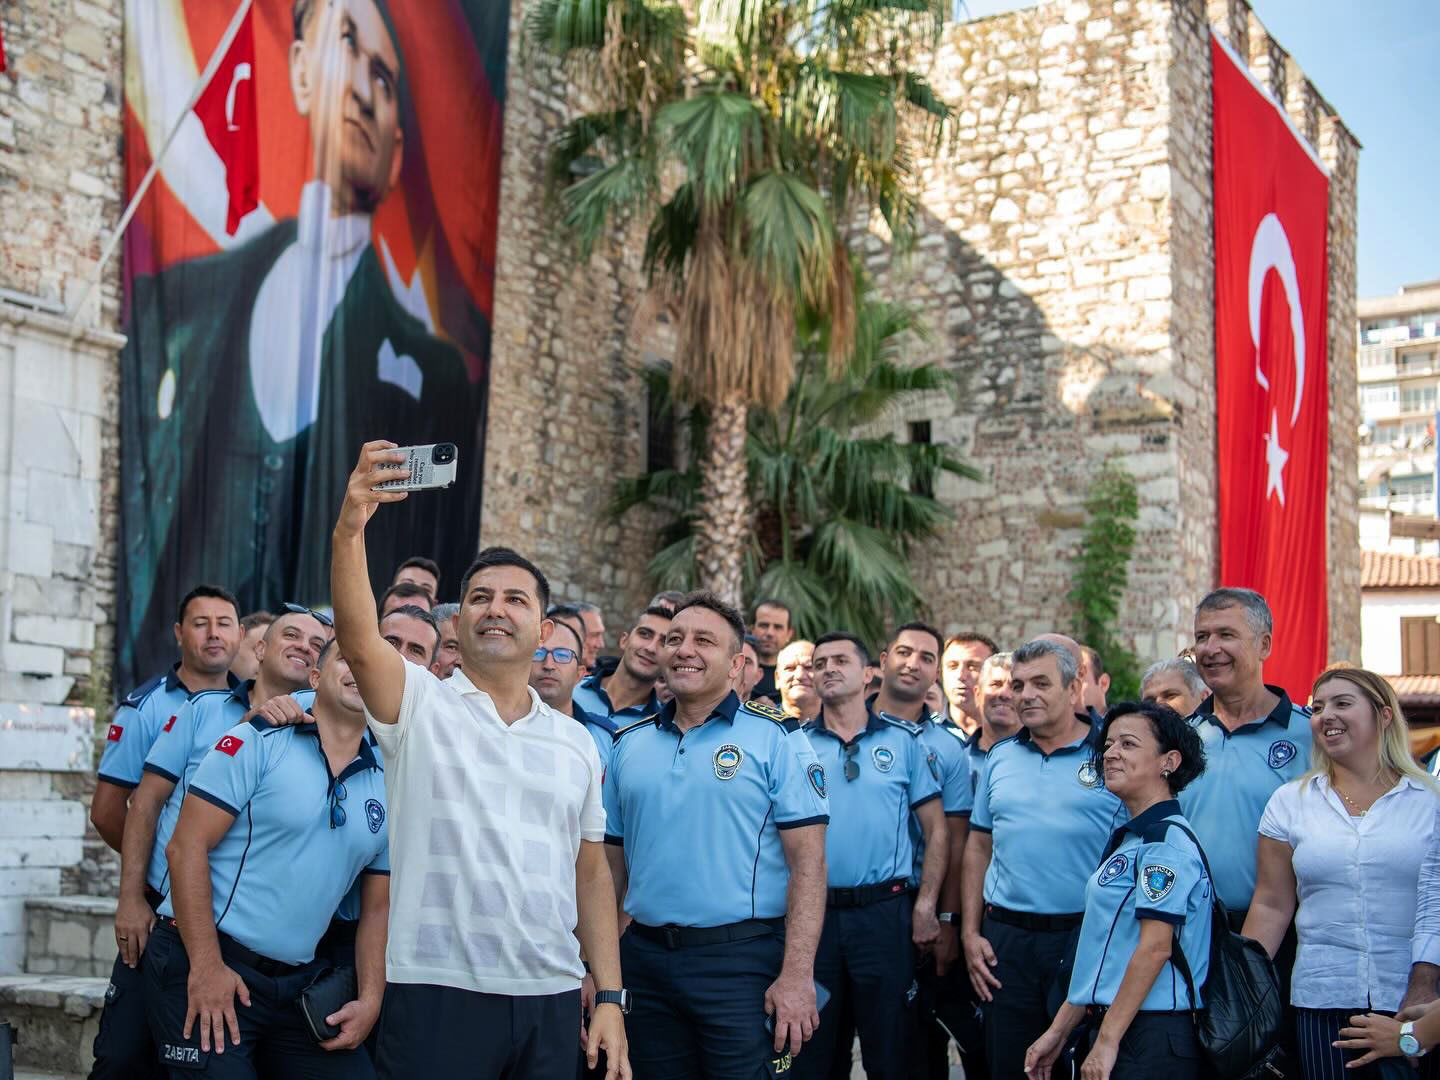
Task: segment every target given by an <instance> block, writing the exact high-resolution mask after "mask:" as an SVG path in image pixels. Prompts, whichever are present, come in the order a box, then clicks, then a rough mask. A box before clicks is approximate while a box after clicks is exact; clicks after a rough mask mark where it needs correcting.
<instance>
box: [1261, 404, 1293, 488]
mask: <svg viewBox="0 0 1440 1080" xmlns="http://www.w3.org/2000/svg"><path fill="white" fill-rule="evenodd" d="M1289 460H1290V455H1289V454H1288V453H1287V452H1286V451H1285V450H1284V448H1283V447H1281V445H1280V418H1279V417H1278V416H1277V415H1276V413H1275V410H1274V409H1271V410H1270V434H1269V435H1266V436H1265V465H1266V467H1267V468H1268V469H1269V470H1270V471H1269V475H1268V476H1267V477H1266V480H1265V498H1267V499H1268V498H1270V495H1271V493H1272V492H1273V493H1275V494H1277V495H1279V496H1280V505H1281V506H1284V505H1285V463H1286V462H1287V461H1289Z"/></svg>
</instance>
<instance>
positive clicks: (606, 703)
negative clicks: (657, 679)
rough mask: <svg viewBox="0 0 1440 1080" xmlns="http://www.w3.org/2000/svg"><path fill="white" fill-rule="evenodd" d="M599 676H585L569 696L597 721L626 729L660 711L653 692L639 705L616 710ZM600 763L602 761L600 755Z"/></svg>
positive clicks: (596, 674)
mask: <svg viewBox="0 0 1440 1080" xmlns="http://www.w3.org/2000/svg"><path fill="white" fill-rule="evenodd" d="M600 679H601V675H600V674H599V672H596V673H595V674H594V675H587V676H585V678H583V679H581V680H580V683H579V685H578V686H576V687H575V692H574V693H573V694H571V695H570V700H571V701H572V702H574V703H575V704H576V705H578V706H580V708H582V709H584V710H585V711H586V712H587V713H589V714H590V715H591V716H592V717H594V718H596V719H599V720H608V721H610V723H611V724H613V725H614V726H615V728H616V729H619V728H623V727H627V726H629V725H630V724H633V723H635V722H636V721H639V720H644V719H646V718H647V717H650V716H654V715H655V714H656V713H657V712H659V711H660V699H659V698H658V697H656V696H655V691H654V690H651V691H650V696H649V697H648V698H647V699H645V700H644V701H642V702H641V703H640V704H639V705H631V706H630V707H629V708H628V709H620V710H616V708H615V706H614V705H612V704H611V703H610V695H609V694H607V693H606V692H605V688H604V687H603V686H601V685H600ZM601 761H602V762H603V761H604V756H603V753H602V756H601Z"/></svg>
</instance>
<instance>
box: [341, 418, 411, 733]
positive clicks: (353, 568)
mask: <svg viewBox="0 0 1440 1080" xmlns="http://www.w3.org/2000/svg"><path fill="white" fill-rule="evenodd" d="M394 447H395V444H394V443H392V442H387V441H385V440H384V439H379V440H376V441H375V442H368V443H366V444H365V445H364V446H363V447H362V448H361V450H360V460H359V461H358V462H357V463H356V465H355V470H354V471H353V472H352V473H351V474H350V480H349V482H348V483H347V484H346V485H345V501H344V503H343V504H341V507H340V518H339V520H338V521H336V523H335V534H334V537H333V551H332V559H331V564H330V602H331V603H332V604H333V605H334V607H335V642H336V644H337V646H338V647H339V649H340V655H342V656H343V657H345V659H346V661H347V662H348V663H349V664H350V672H351V674H353V675H354V676H355V685H356V686H358V687H359V688H360V697H361V699H362V700H363V701H364V702H365V708H366V709H368V710H369V711H370V715H371V716H373V717H374V718H375V719H376V720H378V721H380V723H382V724H393V723H396V722H397V721H398V720H399V719H400V699H401V697H402V696H403V694H404V692H405V661H404V660H402V659H401V657H400V654H399V653H398V652H396V651H395V650H394V649H393V648H391V647H390V645H389V644H387V643H386V641H385V639H384V638H383V637H381V636H380V629H379V626H378V625H377V624H378V618H377V616H378V614H379V613H378V612H377V610H376V608H375V596H374V594H373V593H371V591H370V568H369V565H368V564H367V561H366V557H365V526H366V525H367V524H369V521H370V518H371V516H372V515H373V514H374V513H375V509H376V507H378V506H379V505H380V504H381V503H388V502H399V501H400V500H401V499H403V498H405V496H406V494H407V492H404V491H379V490H376V487H375V485H376V484H381V483H385V482H387V481H391V480H403V479H404V478H405V477H407V476H409V475H410V474H409V471H408V470H407V469H406V468H405V466H404V464H403V463H404V461H405V455H404V454H401V453H396V452H395V450H394ZM397 463H399V464H397ZM377 466H379V468H377Z"/></svg>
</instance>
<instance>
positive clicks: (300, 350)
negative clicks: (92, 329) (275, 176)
mask: <svg viewBox="0 0 1440 1080" xmlns="http://www.w3.org/2000/svg"><path fill="white" fill-rule="evenodd" d="M292 21H293V27H294V38H293V41H292V43H291V46H290V50H289V71H290V86H291V91H292V93H293V96H294V101H295V107H296V109H297V111H298V112H299V113H300V115H301V116H303V117H305V118H306V120H307V121H308V124H309V128H310V143H311V151H312V154H313V166H314V167H313V174H312V179H311V180H310V181H309V182H308V183H306V185H305V187H304V189H303V192H302V195H301V200H300V213H299V217H298V218H294V219H288V220H284V221H280V222H277V223H276V224H275V225H273V226H271V227H270V228H269V229H267V230H265V231H264V232H262V233H260V234H259V235H257V236H255V237H254V238H252V239H251V240H249V241H247V242H245V243H243V244H241V245H240V246H238V247H235V248H233V249H230V250H227V251H223V252H221V253H219V254H216V255H211V256H207V257H204V258H198V259H192V260H188V261H185V262H181V263H178V264H175V265H172V266H170V267H168V268H166V269H165V270H164V271H162V272H161V273H158V274H156V275H154V276H151V277H137V278H136V279H135V282H134V288H133V295H132V298H131V321H130V326H129V330H130V345H128V346H127V348H126V354H127V355H126V356H125V362H126V363H128V364H133V365H136V370H137V371H138V372H139V377H138V378H137V379H133V380H132V381H133V383H134V384H135V385H137V386H138V390H137V391H136V392H135V393H134V394H133V395H132V396H131V398H130V400H129V401H128V402H127V406H128V407H127V411H126V415H125V417H124V421H125V423H124V427H125V428H126V429H127V431H128V432H129V433H131V434H130V436H129V438H128V439H127V454H128V457H129V458H130V460H132V461H133V460H135V459H136V458H137V457H138V458H140V459H142V460H143V462H144V464H145V466H146V468H147V472H146V473H145V479H144V482H143V483H142V484H137V485H136V486H135V487H134V488H132V489H130V490H129V491H127V493H126V498H127V499H130V500H134V502H132V505H131V507H129V508H127V530H126V534H127V545H128V547H129V551H127V553H126V560H125V561H126V563H127V566H128V567H129V568H130V579H129V582H128V592H129V597H130V599H129V603H130V610H129V614H128V618H127V619H126V624H125V627H124V629H125V630H126V631H128V637H129V640H130V641H131V642H132V643H133V647H134V648H135V649H136V651H137V655H138V656H139V657H140V658H143V657H144V655H145V652H144V650H146V649H147V648H152V647H153V643H154V642H157V641H163V640H164V638H163V634H161V632H160V629H159V626H160V622H159V621H163V618H164V613H165V611H166V610H168V608H169V607H171V606H173V605H172V604H171V598H170V597H169V595H168V584H167V583H168V582H172V581H189V580H192V579H194V578H195V577H196V575H200V576H204V575H207V574H208V575H209V577H210V578H214V579H215V580H220V581H224V582H225V583H226V584H227V585H229V586H230V587H231V588H233V589H234V590H235V591H236V592H237V593H239V595H240V596H241V597H242V598H243V600H244V601H245V603H247V604H248V605H250V606H254V605H255V604H257V603H261V602H264V601H267V600H271V601H273V599H274V598H275V597H279V596H286V597H296V598H299V599H302V600H304V601H306V602H307V603H324V602H326V600H327V598H328V594H329V581H328V574H329V568H328V551H329V533H330V527H331V519H332V518H333V517H334V514H335V510H336V507H337V506H338V504H339V502H340V498H341V495H342V491H341V489H340V487H339V486H338V485H337V483H336V481H335V478H336V477H343V476H344V475H346V467H345V466H346V463H348V462H349V461H350V460H351V459H352V458H353V457H354V456H355V444H356V443H357V441H359V440H361V439H362V438H363V437H364V436H363V433H365V432H375V431H383V432H385V433H386V434H388V435H390V436H392V437H393V438H394V439H395V440H396V441H397V442H400V443H402V444H424V443H430V442H456V443H458V444H460V445H461V446H462V447H468V446H472V445H475V443H476V440H475V437H474V436H475V432H476V429H477V425H478V423H479V420H480V416H479V406H478V402H479V397H478V396H477V394H476V387H475V386H474V385H473V384H472V383H471V382H470V381H469V378H468V374H467V370H466V364H465V361H464V358H463V356H462V355H461V353H460V351H459V350H458V349H456V348H455V347H454V346H453V345H451V344H450V343H448V342H446V341H443V340H441V339H440V338H438V337H436V336H435V335H434V334H433V333H432V332H431V329H430V328H429V327H428V326H427V324H426V322H424V321H422V319H421V318H417V317H416V315H415V314H412V313H411V312H410V311H407V310H406V308H405V307H404V306H402V305H401V303H400V301H399V300H397V298H396V296H395V294H394V292H393V290H392V289H391V286H390V284H389V282H388V280H387V278H386V275H385V271H384V269H383V267H382V266H381V263H380V260H379V258H378V257H377V255H376V253H375V249H374V246H373V244H372V242H371V235H372V218H373V215H374V213H375V211H376V209H377V208H378V207H379V206H380V204H381V203H382V202H383V201H384V200H385V198H386V197H387V196H388V195H390V194H391V192H392V191H393V190H394V189H395V187H396V185H397V184H398V183H399V180H400V173H401V165H402V161H403V157H404V150H405V130H404V126H403V125H404V122H405V118H406V115H407V111H406V103H407V91H406V84H405V76H404V67H403V59H402V57H401V55H400V51H399V38H398V36H397V35H396V33H395V29H394V24H393V22H392V21H391V17H390V13H389V11H388V10H387V8H386V6H385V3H384V0H294V4H293V9H292ZM409 115H412V116H413V113H411V114H409ZM262 122H263V120H262ZM421 315H422V316H425V315H426V313H425V312H421ZM447 502H448V503H449V505H447ZM457 509H458V508H457V507H456V506H455V505H454V503H453V501H450V500H444V499H430V500H415V501H414V502H412V503H411V504H410V506H409V507H407V510H408V511H409V513H408V514H407V515H406V517H407V520H404V521H401V522H397V527H396V528H395V529H391V530H386V532H385V534H384V537H383V538H382V536H380V535H377V537H376V538H375V539H376V541H377V542H382V543H384V539H385V538H388V539H389V541H390V542H391V543H392V544H393V545H394V547H395V550H394V551H391V552H381V553H379V554H378V555H377V558H376V565H380V566H391V565H394V564H395V563H397V562H398V561H399V560H400V559H401V558H403V557H404V556H405V555H407V554H410V553H411V550H410V549H411V546H412V537H414V536H416V535H424V536H426V537H427V540H430V542H431V543H433V547H431V548H430V553H431V554H433V555H435V556H436V557H437V558H438V559H439V561H440V562H441V564H442V565H450V564H451V563H455V564H460V565H463V563H464V560H466V559H468V558H469V556H470V555H471V554H473V548H474V545H475V539H474V536H473V535H470V531H469V530H466V529H465V528H464V518H465V515H463V514H460V513H457ZM157 620H159V621H157Z"/></svg>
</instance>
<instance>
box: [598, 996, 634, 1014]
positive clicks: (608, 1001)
mask: <svg viewBox="0 0 1440 1080" xmlns="http://www.w3.org/2000/svg"><path fill="white" fill-rule="evenodd" d="M595 1004H596V1005H619V1006H620V1012H621V1015H623V1016H629V1015H630V991H629V990H597V991H595Z"/></svg>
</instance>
